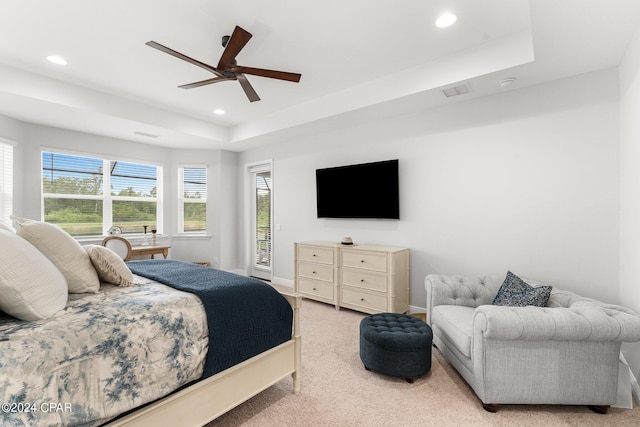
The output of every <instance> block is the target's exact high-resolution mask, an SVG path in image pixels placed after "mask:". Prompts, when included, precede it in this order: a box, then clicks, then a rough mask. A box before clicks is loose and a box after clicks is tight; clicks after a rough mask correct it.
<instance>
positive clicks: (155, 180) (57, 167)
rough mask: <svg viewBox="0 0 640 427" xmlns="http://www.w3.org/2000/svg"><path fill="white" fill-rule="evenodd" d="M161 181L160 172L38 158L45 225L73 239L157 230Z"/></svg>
mask: <svg viewBox="0 0 640 427" xmlns="http://www.w3.org/2000/svg"><path fill="white" fill-rule="evenodd" d="M160 176H161V174H160V167H159V166H154V165H148V164H140V163H131V162H123V161H119V160H110V159H101V158H95V157H86V156H77V155H71V154H63V153H54V152H46V151H45V152H42V191H43V202H44V215H45V218H44V220H45V221H47V222H52V223H56V224H58V225H60V226H61V227H62V228H63V229H65V230H66V231H67V232H69V233H70V234H72V235H74V236H82V235H101V234H103V232H104V231H105V230H107V229H108V228H109V227H111V226H112V225H117V226H119V227H120V228H121V230H122V232H123V233H124V234H132V233H142V232H143V231H144V226H145V225H146V226H147V229H148V230H151V229H160V225H159V224H158V211H157V210H158V201H159V198H158V185H159V181H160Z"/></svg>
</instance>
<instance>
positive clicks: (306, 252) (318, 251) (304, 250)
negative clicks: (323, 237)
mask: <svg viewBox="0 0 640 427" xmlns="http://www.w3.org/2000/svg"><path fill="white" fill-rule="evenodd" d="M333 251H334V249H333V248H323V247H319V246H298V260H299V261H310V262H319V263H322V264H333Z"/></svg>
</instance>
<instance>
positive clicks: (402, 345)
mask: <svg viewBox="0 0 640 427" xmlns="http://www.w3.org/2000/svg"><path fill="white" fill-rule="evenodd" d="M432 339H433V333H432V332H431V327H429V325H427V324H426V323H425V322H423V321H422V320H420V319H418V318H415V317H413V316H407V315H405V314H398V313H378V314H372V315H370V316H367V317H365V318H364V319H362V321H361V322H360V360H362V363H364V367H365V368H366V369H367V370H372V371H375V372H378V373H381V374H385V375H389V376H392V377H400V378H406V380H407V381H408V382H410V383H412V382H413V378H415V377H419V376H420V375H424V374H426V373H427V372H429V370H430V369H431V341H432Z"/></svg>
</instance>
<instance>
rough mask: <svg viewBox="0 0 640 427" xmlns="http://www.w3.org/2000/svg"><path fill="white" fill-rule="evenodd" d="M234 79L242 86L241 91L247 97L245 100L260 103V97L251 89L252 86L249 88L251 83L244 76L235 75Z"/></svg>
mask: <svg viewBox="0 0 640 427" xmlns="http://www.w3.org/2000/svg"><path fill="white" fill-rule="evenodd" d="M236 78H237V79H238V81H239V82H240V86H242V90H244V93H245V94H246V95H247V98H249V101H251V102H256V101H260V97H259V96H258V94H257V93H256V91H255V89H253V86H251V83H249V80H247V77H246V76H245V75H244V74H236Z"/></svg>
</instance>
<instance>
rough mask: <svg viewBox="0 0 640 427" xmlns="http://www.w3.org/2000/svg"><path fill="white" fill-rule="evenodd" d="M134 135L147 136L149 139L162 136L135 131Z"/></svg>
mask: <svg viewBox="0 0 640 427" xmlns="http://www.w3.org/2000/svg"><path fill="white" fill-rule="evenodd" d="M134 134H135V135H139V136H146V137H147V138H157V137H159V136H160V135H154V134H152V133H147V132H141V131H139V130H137V131H135V132H134Z"/></svg>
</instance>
